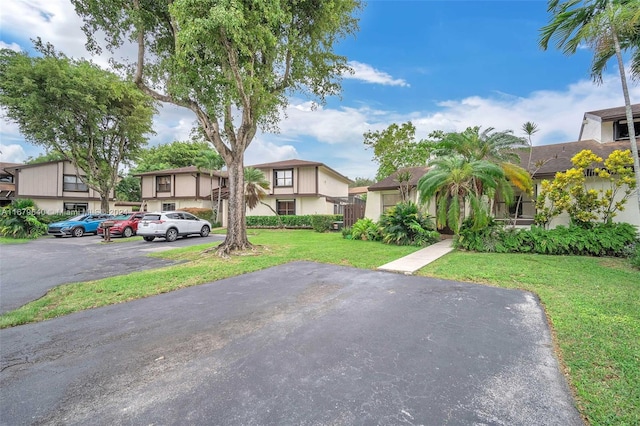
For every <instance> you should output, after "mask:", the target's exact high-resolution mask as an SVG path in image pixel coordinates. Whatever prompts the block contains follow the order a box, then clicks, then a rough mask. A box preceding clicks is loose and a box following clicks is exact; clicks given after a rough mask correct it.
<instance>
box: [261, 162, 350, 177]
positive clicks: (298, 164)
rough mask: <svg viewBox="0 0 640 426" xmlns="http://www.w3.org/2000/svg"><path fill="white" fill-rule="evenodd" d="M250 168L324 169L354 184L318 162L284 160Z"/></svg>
mask: <svg viewBox="0 0 640 426" xmlns="http://www.w3.org/2000/svg"><path fill="white" fill-rule="evenodd" d="M249 167H253V168H254V169H280V168H282V169H286V168H294V167H323V168H325V169H327V170H329V171H330V172H331V173H333V174H335V175H336V176H339V177H340V178H342V179H344V180H346V181H348V182H353V181H352V180H351V179H349V178H348V177H346V176H345V175H343V174H342V173H339V172H337V171H335V170H334V169H332V168H331V167H329V166H327V165H326V164H324V163H319V162H317V161H307V160H298V159H296V158H294V159H291V160H283V161H275V162H272V163H262V164H253V165H251V166H249Z"/></svg>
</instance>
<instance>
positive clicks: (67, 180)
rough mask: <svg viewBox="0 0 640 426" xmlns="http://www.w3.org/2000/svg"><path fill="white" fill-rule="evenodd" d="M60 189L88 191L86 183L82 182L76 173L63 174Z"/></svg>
mask: <svg viewBox="0 0 640 426" xmlns="http://www.w3.org/2000/svg"><path fill="white" fill-rule="evenodd" d="M62 182H63V183H62V190H63V191H73V192H88V191H89V187H87V184H86V183H84V182H82V181H81V180H80V178H79V177H78V176H76V175H64V176H63V181H62Z"/></svg>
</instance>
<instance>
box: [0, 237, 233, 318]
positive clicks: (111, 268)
mask: <svg viewBox="0 0 640 426" xmlns="http://www.w3.org/2000/svg"><path fill="white" fill-rule="evenodd" d="M223 239H224V235H213V234H211V235H209V236H208V237H206V238H201V237H190V238H179V239H177V240H176V241H174V242H166V241H164V240H162V239H157V240H154V241H152V242H146V241H127V242H112V243H103V242H102V238H100V237H97V236H93V235H87V236H84V237H81V238H73V237H66V238H55V237H52V236H45V237H41V238H38V239H37V240H34V241H30V242H28V243H25V244H11V245H0V314H1V313H5V312H7V311H10V310H13V309H16V308H19V307H20V306H22V305H24V304H26V303H28V302H31V301H32V300H36V299H38V298H40V297H42V296H43V295H44V294H45V293H46V292H47V291H48V290H49V289H51V288H53V287H55V286H57V285H60V284H66V283H72V282H81V281H89V280H95V279H100V278H106V277H110V276H115V275H121V274H127V273H129V272H133V271H140V270H144V269H152V268H158V267H161V266H166V265H169V264H171V262H170V261H168V260H165V259H157V258H153V257H149V256H148V254H149V253H150V252H153V251H162V250H167V249H171V248H176V247H184V246H188V245H196V244H206V243H212V244H213V243H215V242H216V241H222V240H223Z"/></svg>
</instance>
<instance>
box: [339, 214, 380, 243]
mask: <svg viewBox="0 0 640 426" xmlns="http://www.w3.org/2000/svg"><path fill="white" fill-rule="evenodd" d="M343 235H344V234H343ZM349 236H350V239H353V240H367V241H380V240H382V229H381V228H380V225H378V224H377V223H375V222H374V221H373V220H371V219H369V218H366V217H365V218H363V219H358V221H357V222H356V223H354V224H353V226H352V227H351V229H350V234H349Z"/></svg>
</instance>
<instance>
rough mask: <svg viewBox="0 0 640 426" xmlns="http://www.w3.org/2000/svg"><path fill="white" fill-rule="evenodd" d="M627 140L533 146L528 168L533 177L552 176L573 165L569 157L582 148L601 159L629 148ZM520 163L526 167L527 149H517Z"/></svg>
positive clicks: (586, 141) (527, 159)
mask: <svg viewBox="0 0 640 426" xmlns="http://www.w3.org/2000/svg"><path fill="white" fill-rule="evenodd" d="M630 148H631V144H630V142H629V141H620V142H608V143H599V142H596V141H594V140H591V139H590V140H585V141H578V142H567V143H558V144H553V145H540V146H534V147H533V149H532V152H531V167H530V170H531V171H532V172H535V174H534V177H540V176H552V175H554V174H555V173H556V172H564V171H565V170H567V169H570V168H572V167H573V163H572V162H571V158H572V157H573V156H574V155H576V154H577V153H579V152H580V151H582V150H583V149H588V150H591V151H592V152H593V153H594V154H596V155H597V156H599V157H602V158H603V159H605V158H607V157H608V156H609V154H611V152H613V151H615V150H616V149H623V150H624V149H630ZM518 154H519V155H520V160H521V165H522V167H524V168H527V163H528V161H529V150H528V149H522V150H518Z"/></svg>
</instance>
